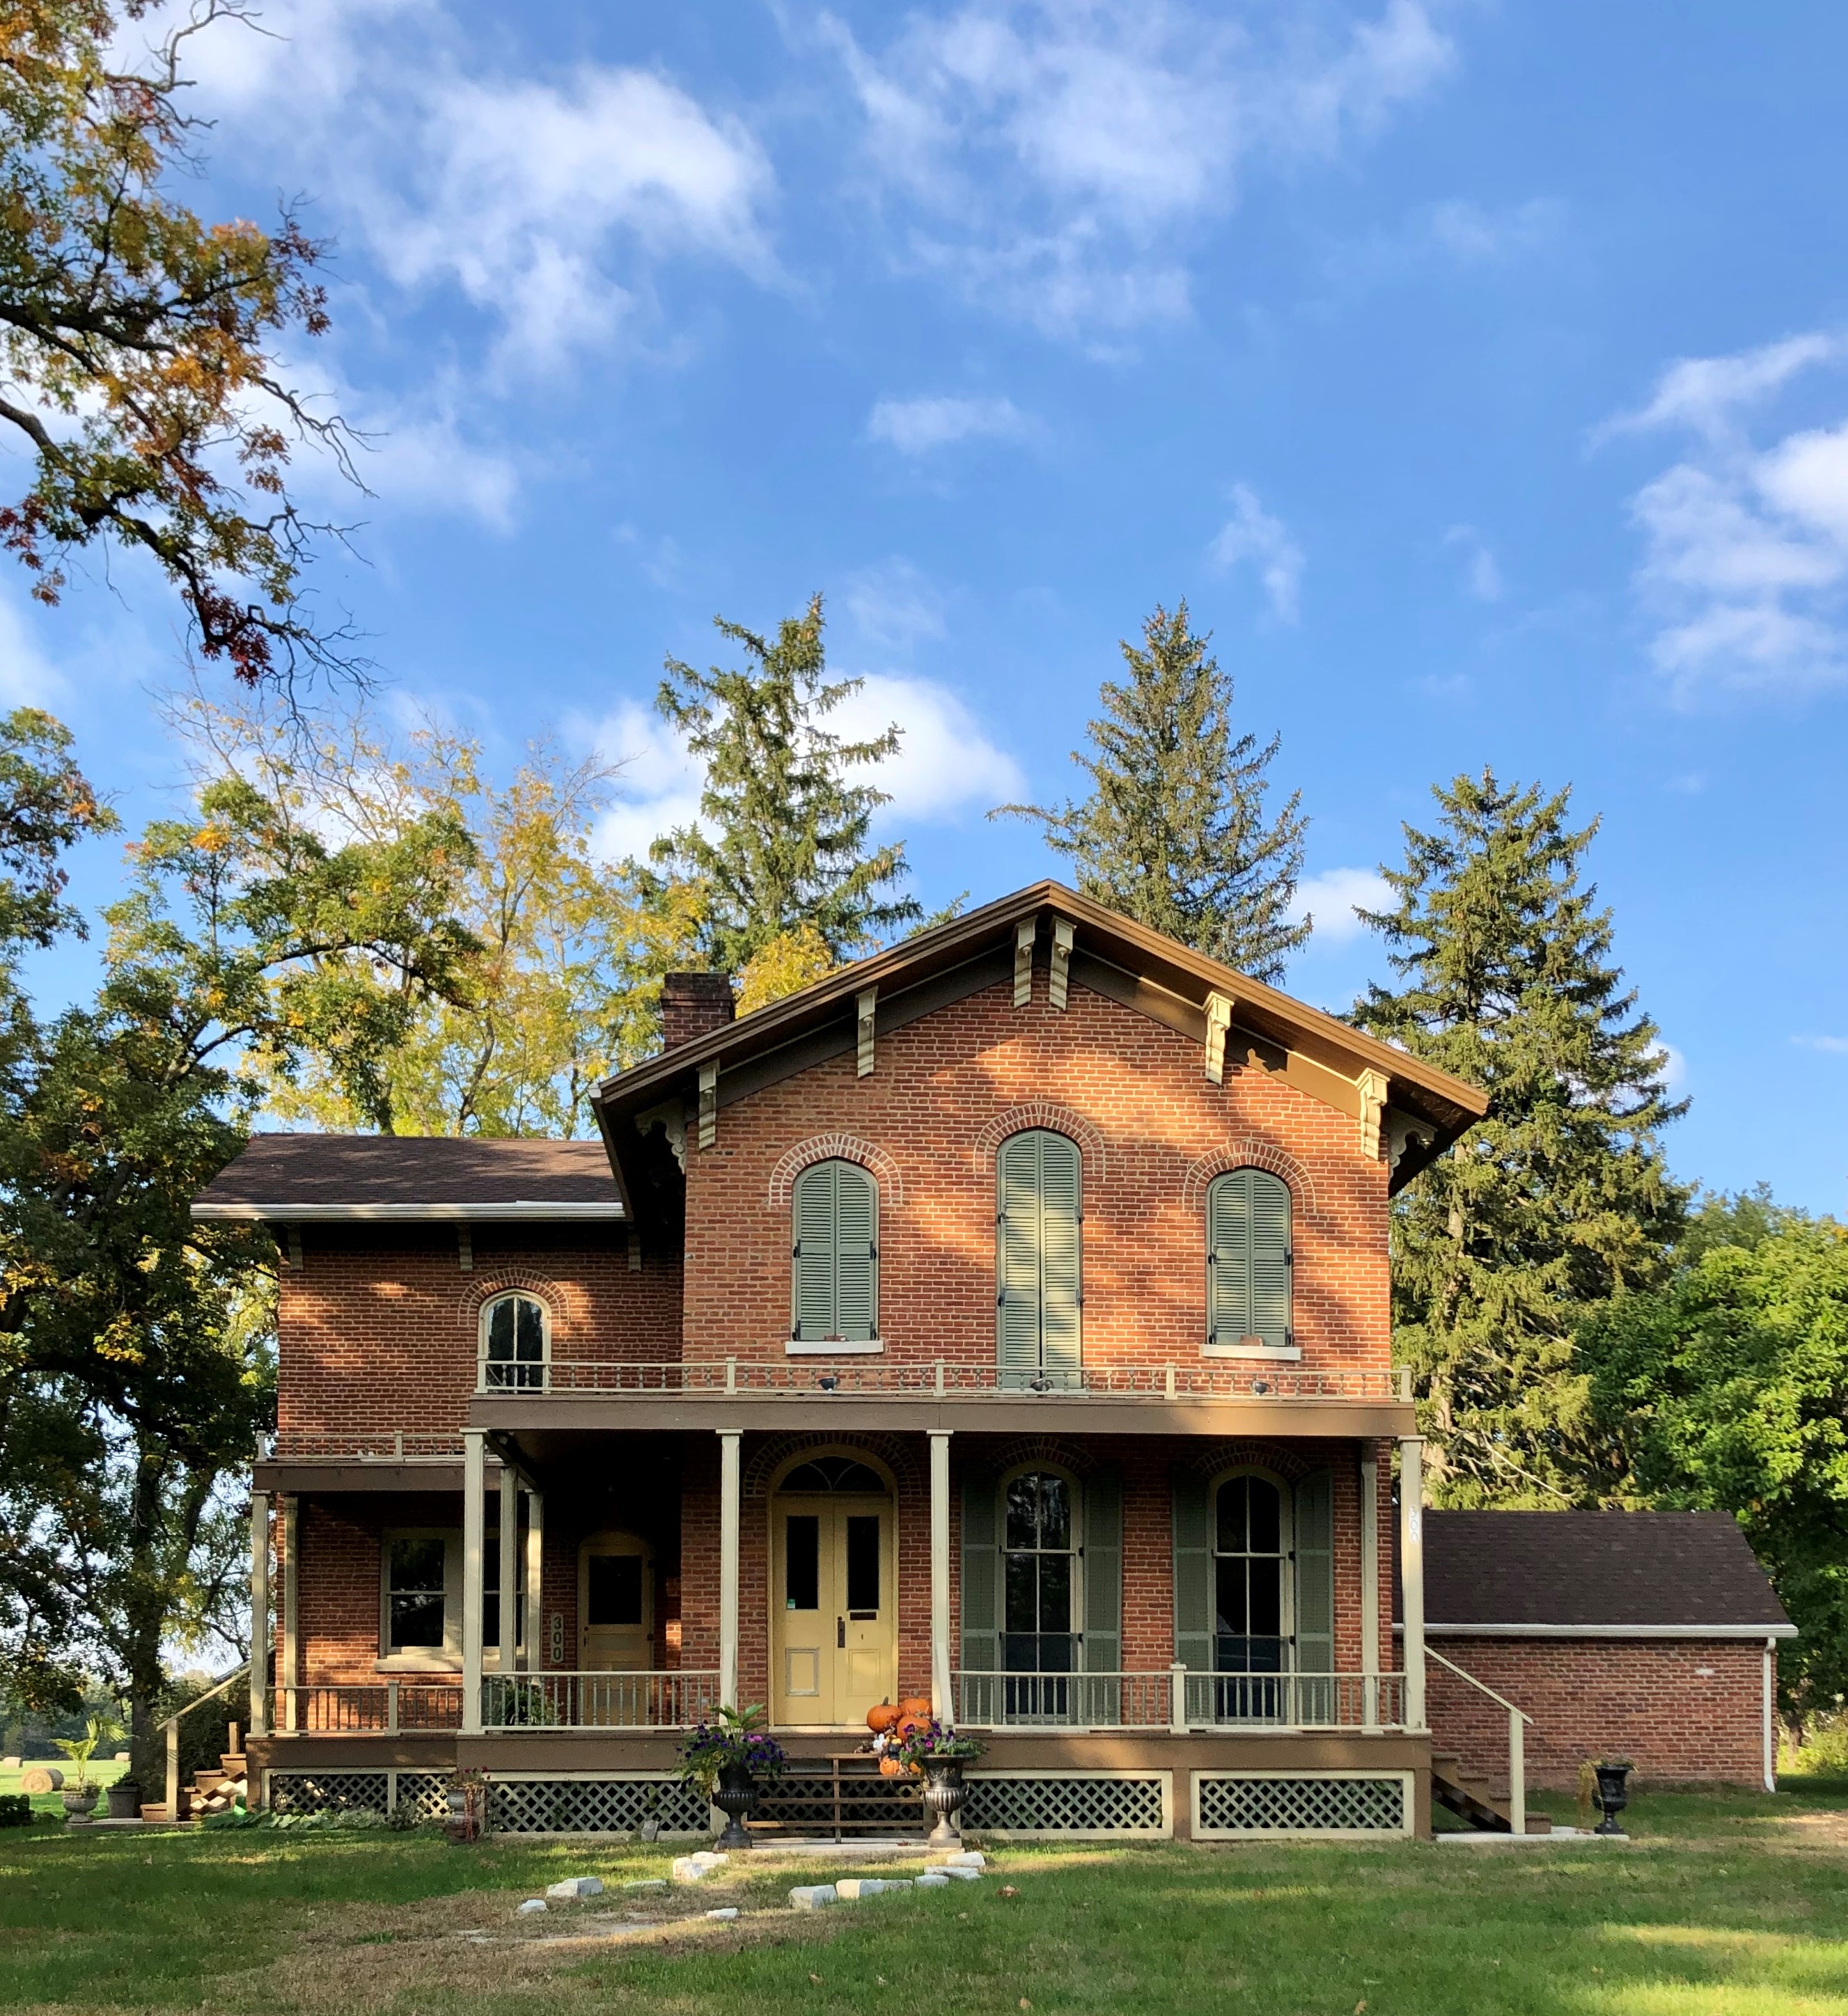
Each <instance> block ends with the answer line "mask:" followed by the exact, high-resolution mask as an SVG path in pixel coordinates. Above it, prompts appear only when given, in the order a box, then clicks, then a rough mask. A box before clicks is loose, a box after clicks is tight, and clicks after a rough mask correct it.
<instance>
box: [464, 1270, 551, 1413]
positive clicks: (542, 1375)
mask: <svg viewBox="0 0 1848 2016" xmlns="http://www.w3.org/2000/svg"><path fill="white" fill-rule="evenodd" d="M551 1330H552V1326H551V1321H550V1319H549V1317H548V1316H547V1314H546V1305H545V1304H544V1303H543V1302H542V1301H539V1299H538V1298H536V1297H535V1296H532V1295H521V1294H509V1295H496V1296H495V1298H494V1299H493V1301H491V1302H490V1303H488V1305H487V1306H486V1308H485V1309H483V1310H482V1312H481V1386H482V1389H483V1390H484V1391H487V1392H505V1391H518V1392H541V1391H543V1390H544V1388H545V1384H546V1359H547V1358H548V1356H549V1355H550V1346H551Z"/></svg>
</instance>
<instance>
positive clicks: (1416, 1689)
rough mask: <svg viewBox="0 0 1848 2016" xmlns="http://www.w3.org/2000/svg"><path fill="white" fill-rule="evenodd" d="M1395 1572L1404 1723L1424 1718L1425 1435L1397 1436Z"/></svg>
mask: <svg viewBox="0 0 1848 2016" xmlns="http://www.w3.org/2000/svg"><path fill="white" fill-rule="evenodd" d="M1399 1576H1400V1586H1401V1588H1402V1589H1403V1593H1404V1597H1405V1620H1404V1621H1405V1726H1406V1727H1407V1729H1420V1730H1421V1729H1423V1728H1424V1727H1425V1438H1424V1437H1423V1436H1422V1435H1401V1436H1400V1438H1399Z"/></svg>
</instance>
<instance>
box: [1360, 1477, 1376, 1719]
mask: <svg viewBox="0 0 1848 2016" xmlns="http://www.w3.org/2000/svg"><path fill="white" fill-rule="evenodd" d="M1379 1492H1380V1465H1379V1456H1378V1451H1377V1450H1376V1449H1374V1445H1373V1444H1372V1443H1371V1442H1363V1443H1362V1444H1361V1445H1360V1672H1361V1680H1360V1719H1361V1720H1362V1722H1363V1723H1365V1724H1366V1726H1367V1728H1369V1729H1377V1728H1378V1726H1379V1720H1380V1683H1379V1680H1378V1673H1379V1670H1380V1496H1379Z"/></svg>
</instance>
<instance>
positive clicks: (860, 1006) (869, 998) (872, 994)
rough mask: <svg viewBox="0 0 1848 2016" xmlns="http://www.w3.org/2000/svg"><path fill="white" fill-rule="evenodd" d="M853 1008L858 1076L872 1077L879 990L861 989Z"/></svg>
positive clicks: (872, 988) (874, 988)
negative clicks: (857, 1052) (857, 1024)
mask: <svg viewBox="0 0 1848 2016" xmlns="http://www.w3.org/2000/svg"><path fill="white" fill-rule="evenodd" d="M855 1006H856V1009H857V1010H858V1011H859V1071H858V1075H859V1076H860V1077H861V1078H870V1077H871V1076H872V1075H873V1036H874V1021H875V1017H876V1016H877V1012H878V1008H879V989H878V988H877V987H863V988H861V989H860V991H859V994H858V995H856V997H855Z"/></svg>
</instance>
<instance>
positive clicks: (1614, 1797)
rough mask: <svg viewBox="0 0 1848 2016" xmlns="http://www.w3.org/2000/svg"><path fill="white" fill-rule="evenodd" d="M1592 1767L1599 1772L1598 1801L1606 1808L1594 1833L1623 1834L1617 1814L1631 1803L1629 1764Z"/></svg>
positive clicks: (1596, 1765)
mask: <svg viewBox="0 0 1848 2016" xmlns="http://www.w3.org/2000/svg"><path fill="white" fill-rule="evenodd" d="M1591 1768H1592V1769H1593V1770H1594V1771H1595V1772H1596V1773H1597V1774H1598V1804H1599V1805H1601V1807H1602V1808H1603V1809H1604V1818H1603V1819H1602V1820H1600V1821H1599V1822H1598V1825H1597V1826H1596V1827H1594V1829H1593V1830H1592V1831H1593V1832H1594V1834H1616V1835H1618V1836H1619V1837H1621V1836H1622V1835H1623V1828H1621V1827H1619V1826H1618V1824H1617V1816H1618V1815H1619V1813H1622V1812H1623V1809H1624V1808H1625V1807H1626V1805H1629V1804H1630V1766H1629V1765H1627V1764H1594V1765H1593V1766H1592V1767H1591Z"/></svg>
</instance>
